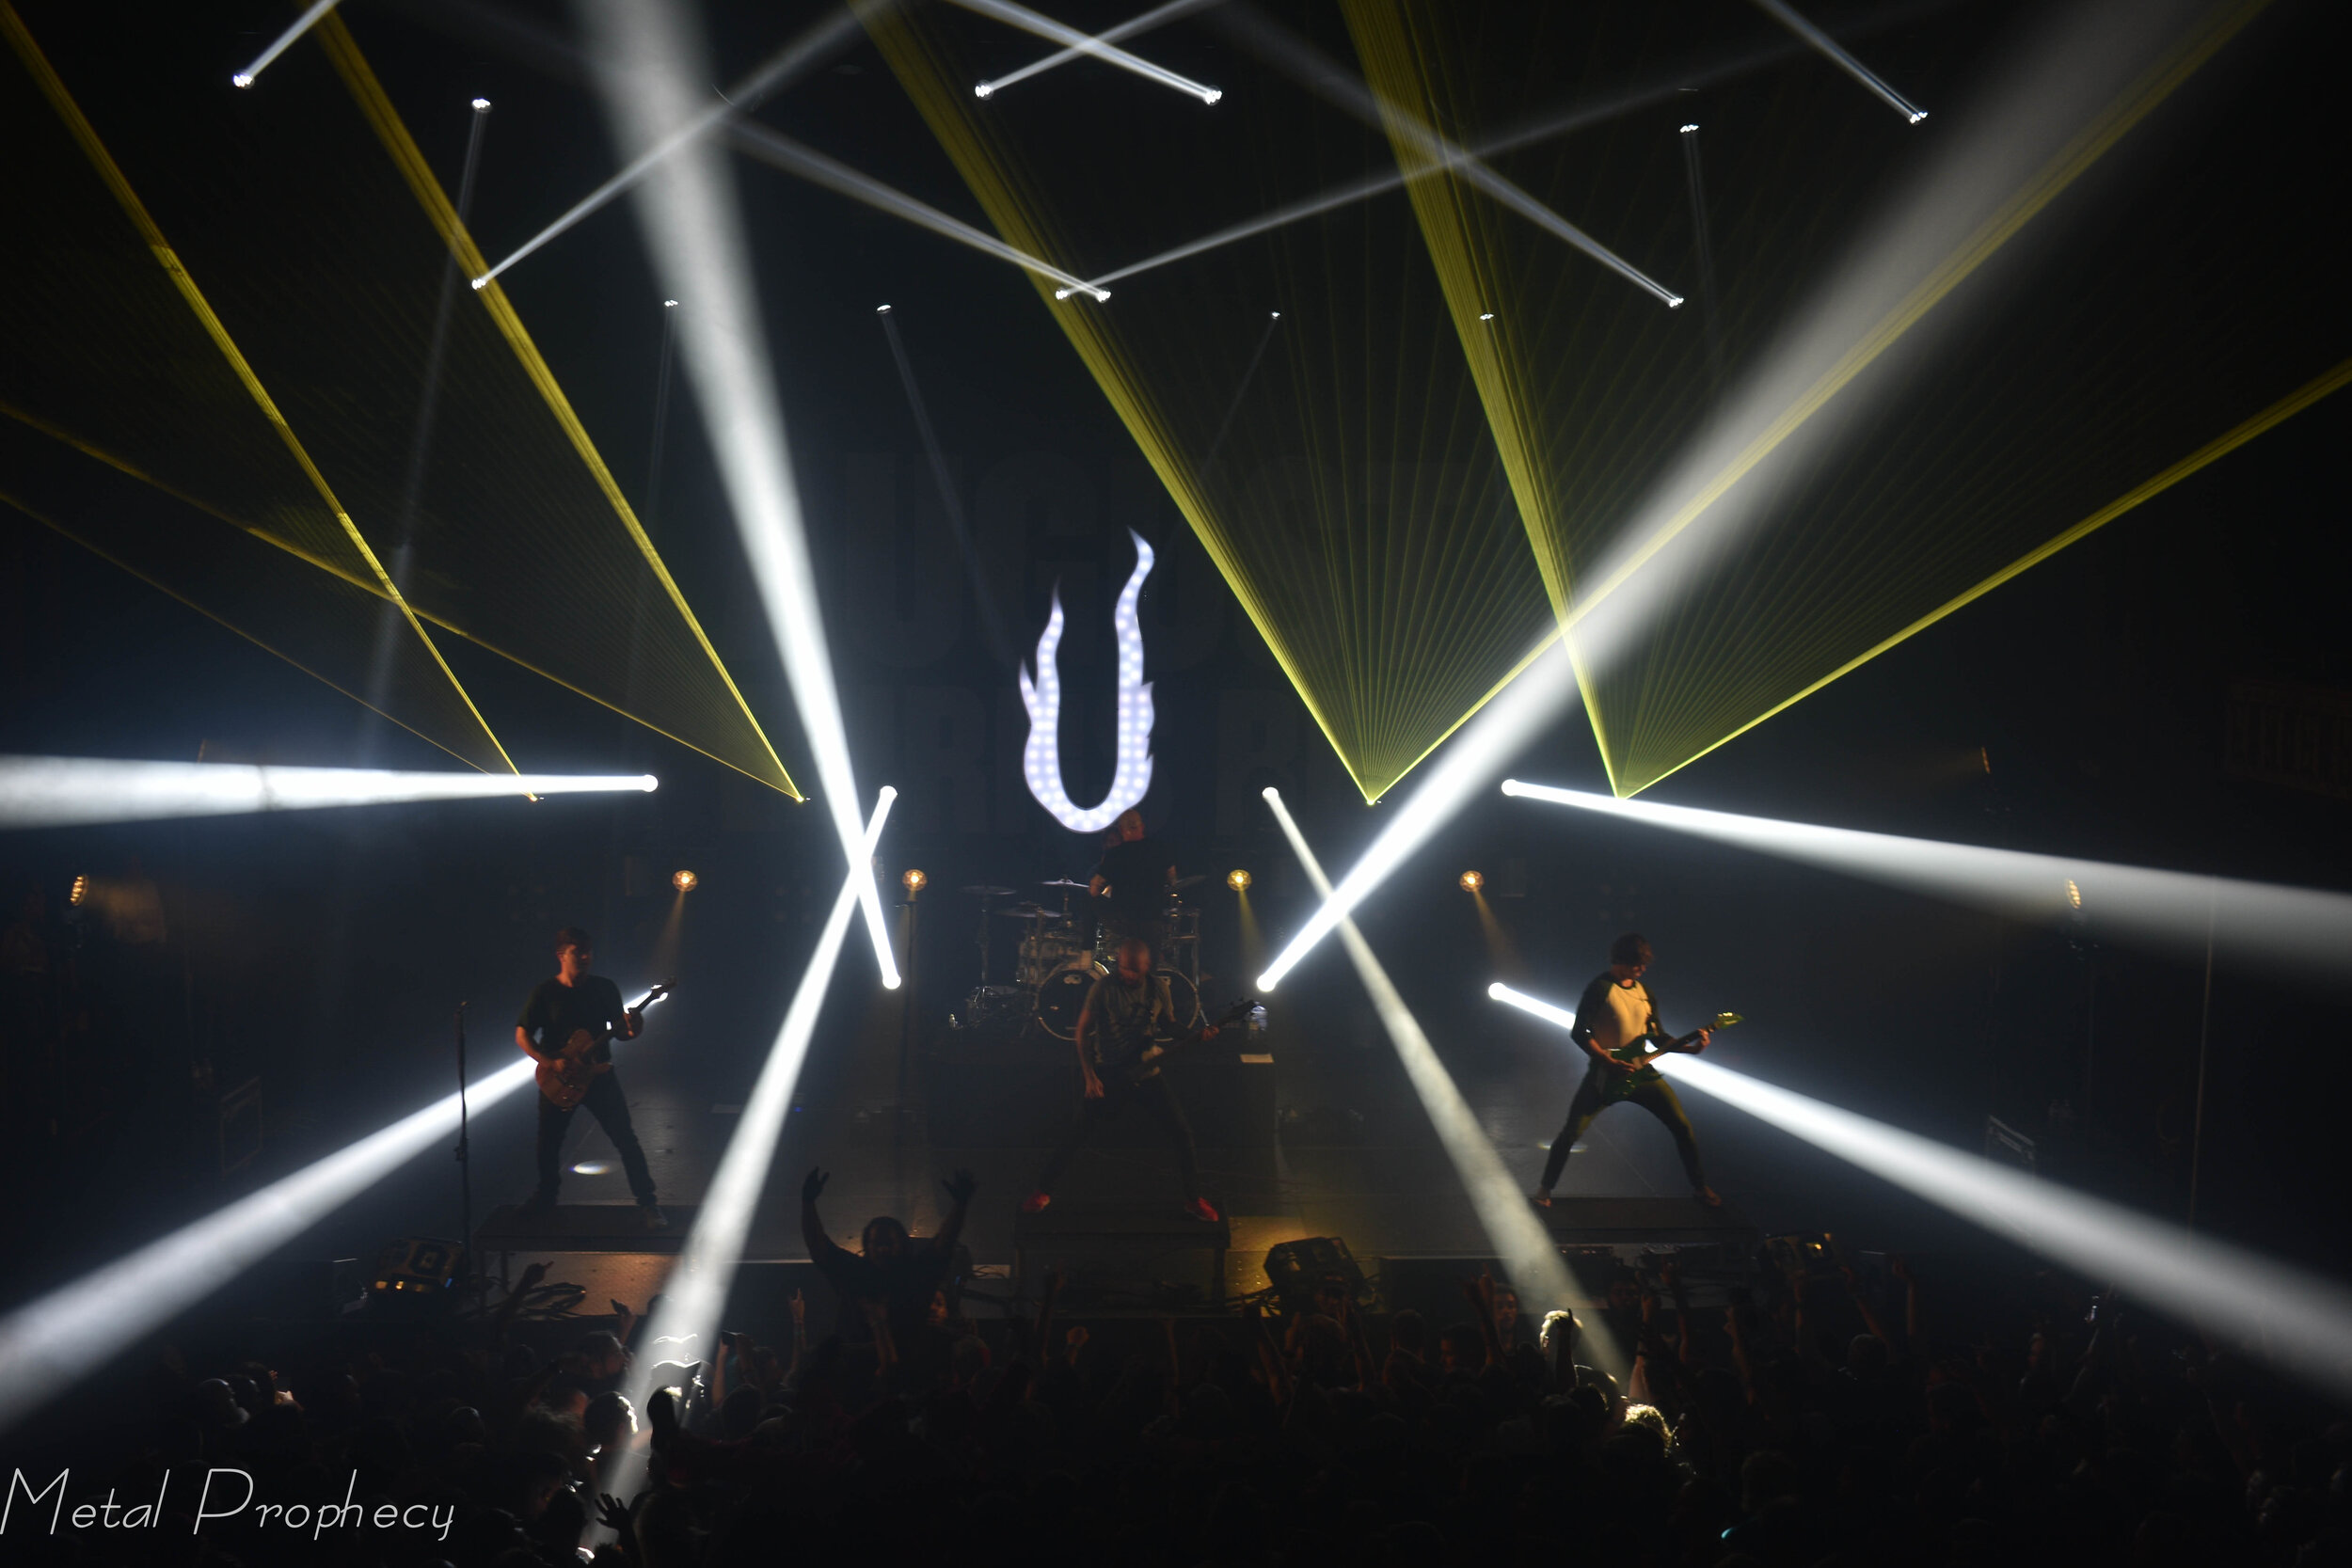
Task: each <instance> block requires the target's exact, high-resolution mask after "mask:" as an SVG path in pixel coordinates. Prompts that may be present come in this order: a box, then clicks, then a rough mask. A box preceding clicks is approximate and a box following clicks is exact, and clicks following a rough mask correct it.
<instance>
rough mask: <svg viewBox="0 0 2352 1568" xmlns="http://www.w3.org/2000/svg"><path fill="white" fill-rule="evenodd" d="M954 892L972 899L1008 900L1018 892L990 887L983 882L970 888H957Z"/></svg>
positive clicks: (1011, 889) (976, 883)
mask: <svg viewBox="0 0 2352 1568" xmlns="http://www.w3.org/2000/svg"><path fill="white" fill-rule="evenodd" d="M956 891H957V892H958V893H961V894H966V895H970V896H971V897H974V898H1009V897H1011V896H1012V895H1013V894H1014V893H1015V892H1017V891H1018V890H1017V889H1014V888H1009V887H990V886H989V885H987V884H986V883H985V882H975V883H973V884H972V885H971V886H970V887H965V888H958V889H957V890H956Z"/></svg>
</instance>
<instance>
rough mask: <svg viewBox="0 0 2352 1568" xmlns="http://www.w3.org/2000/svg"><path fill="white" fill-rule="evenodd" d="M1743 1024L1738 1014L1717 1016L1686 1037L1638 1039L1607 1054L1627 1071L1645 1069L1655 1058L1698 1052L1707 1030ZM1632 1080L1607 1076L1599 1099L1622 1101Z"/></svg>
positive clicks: (1618, 1074)
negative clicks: (1700, 1040)
mask: <svg viewBox="0 0 2352 1568" xmlns="http://www.w3.org/2000/svg"><path fill="white" fill-rule="evenodd" d="M1744 1022H1747V1021H1746V1020H1745V1019H1743V1018H1741V1017H1740V1015H1739V1014H1738V1013H1717V1014H1716V1015H1715V1016H1714V1017H1713V1018H1710V1019H1708V1021H1707V1022H1706V1023H1705V1024H1704V1025H1702V1026H1701V1027H1699V1028H1696V1029H1693V1030H1692V1031H1691V1032H1690V1033H1689V1034H1687V1035H1677V1036H1676V1037H1674V1038H1673V1039H1670V1040H1661V1039H1658V1038H1657V1037H1654V1036H1650V1035H1637V1036H1635V1037H1633V1038H1632V1039H1629V1040H1628V1041H1626V1042H1625V1043H1624V1044H1623V1045H1621V1046H1619V1047H1617V1048H1616V1049H1615V1050H1614V1051H1612V1052H1610V1053H1608V1054H1609V1056H1610V1058H1611V1059H1612V1060H1614V1061H1619V1062H1623V1063H1625V1064H1626V1065H1627V1066H1628V1067H1631V1068H1642V1067H1646V1066H1648V1065H1649V1063H1650V1062H1651V1061H1652V1060H1653V1059H1654V1058H1656V1057H1660V1056H1666V1055H1671V1054H1673V1053H1676V1052H1681V1053H1684V1054H1686V1055H1688V1054H1690V1053H1694V1052H1696V1051H1698V1050H1699V1049H1700V1046H1699V1043H1698V1039H1699V1037H1700V1036H1701V1035H1704V1034H1706V1033H1707V1032H1708V1030H1709V1029H1728V1028H1730V1027H1731V1026H1732V1025H1733V1024H1735V1023H1744ZM1633 1079H1634V1075H1633V1074H1632V1073H1630V1072H1613V1073H1611V1074H1609V1075H1608V1077H1607V1078H1606V1079H1605V1080H1603V1082H1602V1084H1601V1099H1602V1100H1603V1101H1617V1100H1623V1099H1625V1098H1626V1097H1627V1096H1628V1095H1629V1094H1631V1093H1632V1092H1633V1090H1634V1088H1635V1086H1636V1085H1635V1084H1634V1081H1633Z"/></svg>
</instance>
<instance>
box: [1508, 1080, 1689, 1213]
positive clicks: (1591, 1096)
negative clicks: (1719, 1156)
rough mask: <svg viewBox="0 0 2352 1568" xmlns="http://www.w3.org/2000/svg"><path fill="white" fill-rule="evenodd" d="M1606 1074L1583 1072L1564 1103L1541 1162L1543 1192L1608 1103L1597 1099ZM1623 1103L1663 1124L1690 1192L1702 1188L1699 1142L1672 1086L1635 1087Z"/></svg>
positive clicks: (1554, 1181) (1657, 1082)
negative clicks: (1565, 1112)
mask: <svg viewBox="0 0 2352 1568" xmlns="http://www.w3.org/2000/svg"><path fill="white" fill-rule="evenodd" d="M1609 1070H1610V1069H1607V1068H1603V1067H1592V1068H1587V1069H1584V1082H1583V1083H1581V1084H1579V1085H1577V1087H1576V1098H1575V1099H1574V1100H1572V1101H1569V1102H1568V1119H1567V1121H1566V1122H1565V1124H1564V1125H1563V1126H1562V1127H1561V1129H1560V1135H1559V1136H1558V1137H1556V1138H1554V1139H1552V1140H1551V1154H1550V1156H1549V1158H1548V1159H1546V1160H1545V1161H1544V1181H1543V1185H1544V1190H1545V1191H1546V1192H1549V1191H1550V1190H1551V1189H1552V1187H1553V1186H1554V1185H1555V1184H1556V1183H1558V1181H1559V1180H1560V1173H1561V1171H1563V1170H1564V1169H1565V1168H1566V1167H1567V1164H1568V1151H1569V1150H1570V1149H1572V1148H1575V1147H1576V1140H1577V1139H1579V1138H1581V1137H1582V1136H1583V1135H1584V1132H1585V1129H1587V1128H1589V1127H1591V1126H1592V1125H1593V1118H1594V1117H1597V1116H1598V1115H1600V1113H1601V1110H1602V1107H1603V1106H1604V1105H1605V1104H1606V1103H1608V1102H1607V1101H1604V1100H1603V1099H1602V1098H1601V1093H1602V1089H1603V1087H1604V1085H1605V1084H1606V1082H1607V1081H1606V1080H1605V1079H1604V1078H1603V1077H1602V1076H1601V1075H1602V1074H1603V1073H1606V1072H1608V1071H1609ZM1624 1102H1625V1103H1626V1104H1629V1105H1639V1106H1640V1107H1641V1108H1642V1109H1643V1110H1645V1111H1647V1112H1648V1113H1649V1114H1650V1115H1651V1116H1654V1117H1657V1118H1658V1119H1659V1120H1660V1121H1662V1122H1664V1123H1665V1124H1666V1131H1667V1132H1671V1133H1673V1134H1674V1140H1675V1152H1676V1153H1677V1154H1679V1155H1681V1156H1682V1174H1683V1175H1685V1176H1687V1177H1689V1178H1690V1179H1691V1190H1692V1192H1697V1191H1698V1190H1699V1189H1700V1188H1702V1187H1704V1186H1706V1185H1707V1172H1706V1170H1705V1168H1704V1167H1702V1166H1701V1165H1700V1164H1699V1141H1698V1139H1697V1138H1695V1137H1693V1136H1692V1134H1691V1118H1690V1117H1689V1116H1688V1115H1686V1114H1685V1113H1684V1112H1683V1109H1682V1101H1680V1100H1678V1099H1677V1098H1676V1097H1675V1089H1674V1085H1672V1084H1669V1083H1667V1082H1665V1081H1664V1080H1663V1079H1660V1080H1658V1081H1656V1082H1654V1083H1648V1084H1640V1085H1635V1087H1634V1090H1633V1092H1632V1093H1631V1094H1629V1095H1628V1096H1626V1097H1625V1101H1624Z"/></svg>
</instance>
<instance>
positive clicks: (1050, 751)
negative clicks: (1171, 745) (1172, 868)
mask: <svg viewBox="0 0 2352 1568" xmlns="http://www.w3.org/2000/svg"><path fill="white" fill-rule="evenodd" d="M1127 537H1128V538H1130V539H1133V540H1134V541H1135V542H1136V569H1135V571H1134V573H1133V574H1131V575H1130V576H1129V577H1128V578H1127V586H1126V587H1125V588H1123V589H1121V590H1120V594H1119V608H1118V609H1116V610H1113V611H1112V612H1111V626H1113V627H1114V628H1115V629H1116V630H1117V631H1118V634H1119V766H1118V768H1117V770H1116V771H1114V772H1113V773H1112V774H1111V792H1110V793H1109V794H1108V795H1105V796H1104V797H1103V800H1102V803H1101V804H1100V805H1095V806H1087V807H1079V806H1076V805H1073V804H1072V803H1071V800H1070V792H1069V791H1068V790H1066V789H1064V788H1063V787H1062V780H1061V745H1060V734H1061V669H1060V667H1059V665H1058V664H1057V662H1056V659H1055V650H1056V649H1057V648H1058V647H1059V646H1060V645H1061V589H1060V587H1059V586H1057V587H1056V588H1055V589H1054V610H1053V613H1052V614H1051V615H1048V616H1047V617H1046V618H1045V635H1043V636H1042V637H1040V638H1039V639H1038V640H1037V678H1036V679H1035V680H1034V681H1033V680H1031V679H1030V678H1029V672H1027V671H1026V670H1024V671H1022V672H1021V701H1022V703H1023V705H1025V706H1026V707H1027V708H1028V710H1029V744H1028V746H1027V748H1026V749H1025V750H1024V751H1023V752H1022V753H1021V766H1022V768H1023V769H1024V770H1025V772H1026V773H1027V774H1028V778H1029V793H1030V794H1031V795H1034V796H1036V797H1037V803H1038V804H1039V805H1041V806H1043V807H1044V808H1045V809H1046V810H1047V811H1050V812H1052V813H1053V814H1054V819H1055V820H1056V821H1057V822H1059V823H1060V824H1061V825H1062V826H1063V827H1065V828H1068V829H1069V830H1070V831H1071V832H1073V833H1094V832H1102V831H1103V830H1104V828H1107V827H1109V826H1110V825H1111V824H1112V823H1113V822H1115V821H1117V820H1118V818H1119V814H1120V812H1122V811H1125V810H1126V809H1127V808H1128V807H1130V806H1132V805H1134V804H1136V802H1137V801H1139V800H1142V799H1143V794H1144V791H1146V790H1148V789H1150V788H1151V787H1152V688H1151V685H1150V684H1149V683H1148V682H1146V681H1145V680H1144V678H1143V623H1142V622H1141V621H1139V620H1137V619H1136V600H1137V599H1138V598H1140V597H1141V596H1142V594H1143V579H1144V578H1148V577H1150V576H1151V575H1152V546H1149V545H1147V544H1145V543H1144V542H1143V536H1142V535H1141V534H1139V533H1136V532H1135V531H1132V530H1131V531H1129V532H1128V534H1127Z"/></svg>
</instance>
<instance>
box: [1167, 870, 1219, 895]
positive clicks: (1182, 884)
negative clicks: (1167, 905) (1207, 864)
mask: <svg viewBox="0 0 2352 1568" xmlns="http://www.w3.org/2000/svg"><path fill="white" fill-rule="evenodd" d="M1208 879H1209V874H1208V873H1207V872H1205V871H1203V872H1202V873H1200V875H1199V876H1198V877H1179V878H1177V879H1175V880H1174V881H1172V882H1170V883H1168V892H1170V893H1181V892H1183V891H1184V889H1185V888H1188V887H1198V886H1199V885H1200V884H1201V883H1202V882H1205V881H1207V880H1208Z"/></svg>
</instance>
